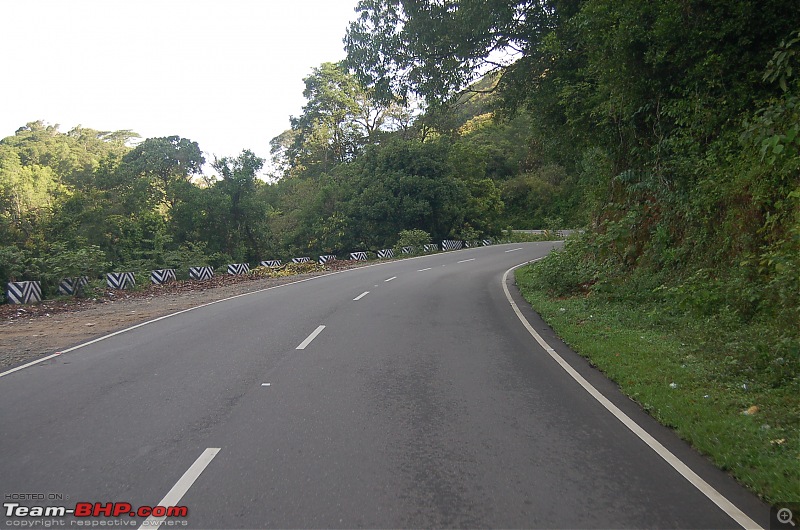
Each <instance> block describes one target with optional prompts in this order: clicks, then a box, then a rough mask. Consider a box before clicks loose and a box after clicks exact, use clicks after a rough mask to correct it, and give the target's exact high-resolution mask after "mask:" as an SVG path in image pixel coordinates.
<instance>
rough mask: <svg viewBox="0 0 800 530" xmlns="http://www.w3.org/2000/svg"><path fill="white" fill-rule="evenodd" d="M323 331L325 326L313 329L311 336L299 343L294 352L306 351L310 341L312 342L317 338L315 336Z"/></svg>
mask: <svg viewBox="0 0 800 530" xmlns="http://www.w3.org/2000/svg"><path fill="white" fill-rule="evenodd" d="M323 329H325V326H319V327H318V328H317V329H315V330H314V331H312V332H311V335H309V336H308V337H306V340H304V341H303V342H301V343H300V345H299V346H298V347H297V348H295V350H305V349H306V346H308V345H309V344H311V341H312V340H314V339H316V338H317V335H319V334H320V333H322V330H323Z"/></svg>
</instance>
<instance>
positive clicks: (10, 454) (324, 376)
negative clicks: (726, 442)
mask: <svg viewBox="0 0 800 530" xmlns="http://www.w3.org/2000/svg"><path fill="white" fill-rule="evenodd" d="M554 245H555V244H554V243H528V244H516V245H514V244H512V245H498V246H492V247H483V248H476V249H468V250H464V251H460V252H448V253H442V254H436V255H433V256H426V257H422V258H417V259H409V260H402V261H396V262H391V263H384V264H380V265H375V266H370V267H365V268H360V269H355V270H351V271H346V272H342V273H336V274H331V275H327V276H322V277H318V278H313V279H311V280H308V281H302V282H299V283H295V284H290V285H287V286H282V287H279V288H273V289H270V290H266V291H261V292H255V293H251V294H248V295H246V296H240V297H237V298H234V299H229V300H226V301H222V302H219V303H215V304H211V305H208V306H204V307H200V308H197V309H194V310H190V311H187V312H183V313H181V314H177V315H175V316H172V317H170V318H165V319H162V320H159V321H157V322H153V323H151V324H148V325H145V326H141V327H138V328H136V329H132V330H130V331H127V332H124V333H121V334H118V335H115V336H113V337H110V338H107V339H105V340H102V341H99V342H96V343H93V344H90V345H87V346H84V347H81V348H78V349H75V350H73V351H70V352H67V353H64V354H62V355H60V356H58V357H54V358H53V359H51V360H49V361H46V362H43V363H40V364H37V365H35V366H32V367H30V368H26V369H23V370H19V371H17V372H14V373H11V374H8V375H6V376H3V377H0V403H2V409H1V411H0V426H2V427H0V429H1V431H2V433H1V434H0V493H2V494H4V495H5V500H4V503H9V502H11V503H15V502H16V503H18V504H20V506H27V507H30V506H34V505H63V506H66V507H67V508H69V507H74V505H75V503H78V502H90V503H102V504H105V503H109V502H125V503H130V504H131V506H133V507H138V506H146V505H149V506H153V505H157V504H162V505H177V506H186V507H188V517H187V518H186V519H168V520H167V522H168V523H172V524H174V525H179V527H182V526H180V525H182V524H183V523H188V527H189V528H262V527H276V528H359V527H367V528H389V527H391V528H397V527H405V528H411V527H414V528H417V527H426V528H428V527H458V528H464V527H492V528H500V527H502V528H645V527H647V528H650V527H656V528H738V527H740V523H741V521H742V519H741V517H740V518H739V519H738V520H739V523H737V520H735V519H733V518H732V517H731V515H729V513H726V511H725V510H723V509H721V508H719V507H718V506H717V504H715V503H714V502H712V501H711V500H710V499H709V497H708V496H707V495H705V494H704V493H702V492H701V491H699V490H698V489H697V488H696V487H695V486H693V485H692V484H690V482H689V481H687V479H686V478H685V477H684V476H682V475H681V474H679V473H678V472H677V471H676V470H675V468H674V467H672V466H670V465H669V464H668V463H667V462H666V461H665V460H664V459H663V458H661V457H660V456H659V455H658V454H656V452H655V451H654V450H653V449H652V448H651V447H650V446H648V445H647V444H645V443H644V442H643V441H642V440H641V439H640V438H639V437H637V436H636V435H634V434H633V432H632V431H631V430H630V429H629V428H627V427H625V426H624V425H623V424H622V423H621V422H620V420H619V419H618V418H617V417H615V416H614V415H612V414H611V413H609V412H608V410H607V409H606V408H604V407H603V406H601V405H600V404H599V403H598V401H597V400H596V399H595V398H594V397H592V396H591V395H590V394H589V393H588V392H587V391H586V390H585V389H584V388H583V387H582V386H580V385H579V384H577V383H576V381H575V379H573V378H572V377H570V375H568V373H567V372H566V371H565V370H564V369H563V368H562V367H561V366H560V365H559V364H558V363H557V362H555V361H554V358H553V357H551V356H550V355H549V354H548V353H547V352H546V351H545V350H544V349H543V348H542V347H541V346H540V345H539V344H538V343H537V342H536V341H534V339H533V338H532V337H531V334H530V333H529V331H528V330H527V329H526V328H525V327H524V326H523V324H522V323H521V322H520V319H519V318H518V316H517V315H516V314H515V312H514V310H513V308H512V306H511V304H510V303H509V301H508V299H507V298H506V294H505V292H504V290H503V287H502V283H501V282H502V278H503V274H504V273H505V271H506V270H508V269H509V268H510V267H513V266H515V265H518V264H520V263H524V262H526V261H528V260H532V259H536V258H539V257H541V256H543V255H545V254H546V253H547V252H549V251H550V250H551V249H552V248H553V246H554ZM512 283H513V280H509V284H510V286H511V288H510V292H511V293H512V296H514V298H515V300H516V303H518V304H519V306H520V308H521V311H522V313H523V314H524V316H525V317H526V318H527V319H528V320H529V321H530V323H531V325H532V328H533V329H535V330H536V331H537V332H538V333H540V334H541V336H542V337H543V338H544V340H546V341H547V343H548V344H550V345H551V346H552V347H553V348H554V349H555V352H558V354H559V355H561V356H562V357H563V358H564V359H565V360H566V362H568V363H569V364H570V365H571V366H572V367H574V369H575V370H576V371H577V372H578V373H580V374H582V376H583V377H584V378H585V379H586V380H587V381H588V382H589V383H590V384H591V385H593V386H594V387H595V388H597V390H598V391H599V392H601V393H602V394H603V395H604V396H605V397H606V398H607V399H608V400H610V401H611V402H612V403H613V404H615V405H616V406H617V407H619V409H620V410H621V411H623V412H624V414H627V415H628V416H629V417H630V418H631V419H632V420H633V421H635V422H636V423H637V424H638V425H640V426H641V427H642V428H643V429H644V430H645V431H646V432H647V433H649V434H650V435H652V436H653V438H654V439H655V440H657V441H658V442H660V443H661V444H663V446H665V447H666V448H667V449H668V450H669V451H671V453H672V454H674V455H675V457H677V458H678V459H680V460H681V461H682V462H684V463H685V464H686V465H687V466H689V468H691V469H692V470H693V472H694V473H697V475H698V476H699V477H701V480H702V481H704V482H705V483H706V484H707V485H709V486H710V487H711V488H713V490H714V491H716V492H718V493H719V494H720V495H722V496H723V497H724V498H725V499H726V500H727V501H730V502H731V503H732V504H733V505H735V506H736V507H737V509H738V510H741V512H743V514H746V515H745V519H744V520H747V519H746V518H747V517H749V518H752V520H751V522H754V523H755V524H758V525H762V526H765V525H767V524H768V515H769V509H768V508H767V507H766V506H765V505H763V504H761V503H760V502H759V501H758V500H757V499H756V498H755V497H753V496H752V495H750V494H749V493H747V492H746V491H744V490H743V489H742V488H741V487H739V486H738V485H736V484H735V483H734V482H733V481H732V480H731V479H730V478H729V477H727V476H726V475H725V474H724V473H722V472H720V471H718V470H716V469H714V468H713V467H712V466H711V465H709V464H708V463H707V462H706V461H705V460H704V459H703V458H701V457H699V456H698V455H697V454H695V453H694V452H693V451H692V450H691V449H690V448H688V447H687V446H686V445H685V444H683V443H682V442H680V441H679V440H678V439H677V437H676V436H675V435H674V434H673V433H672V432H671V431H669V430H668V429H665V428H663V427H661V426H659V425H657V424H656V423H655V422H654V421H653V420H652V419H651V418H649V417H648V416H646V415H645V414H643V413H642V412H641V410H640V409H639V408H638V407H637V406H636V405H635V404H634V403H632V402H631V401H630V400H628V399H627V398H625V397H624V396H622V395H621V394H620V393H619V392H618V390H617V389H616V387H615V386H614V385H613V384H611V383H610V382H608V381H607V380H606V379H605V378H603V377H602V375H601V374H599V373H597V372H596V371H594V370H592V369H591V368H590V367H589V366H588V365H587V363H586V362H585V361H584V360H582V359H581V358H579V357H578V356H576V355H575V354H574V353H572V352H571V351H569V349H568V348H567V347H566V346H565V345H564V344H563V343H562V342H560V341H559V340H558V339H557V338H556V337H555V336H554V335H553V334H552V332H551V331H550V330H549V329H548V328H547V327H546V326H545V325H544V324H543V323H542V322H541V321H540V320H539V319H538V317H537V316H536V315H535V314H534V313H533V312H532V311H530V309H529V308H527V305H526V304H525V303H524V302H521V299H520V298H519V295H518V293H516V289H515V288H513V285H511V284H512ZM365 293H366V294H365ZM322 326H324V327H322ZM30 493H43V494H45V497H55V498H56V499H58V498H59V497H63V499H62V500H56V499H50V500H46V499H45V500H36V499H27V500H19V499H24V498H25V495H27V494H30ZM51 494H52V495H51ZM14 499H17V500H14ZM14 509H15V510H16V509H17V508H14ZM8 510H9V508H7V507H4V511H5V513H4V521H3V524H4V527H11V525H14V524H17V525H18V524H20V523H19V521H20V520H23V519H24V520H25V521H27V523H26V524H31V523H32V522H34V520H35V519H36V518H22V519H19V518H16V522H15V521H14V519H15V518H14V517H7V515H8ZM56 519H59V520H61V522H64V523H66V525H67V526H70V525H72V526H74V525H76V524H77V522H78V521H76V520H74V519H70V518H68V519H66V520H64V519H61V518H56ZM108 519H111V518H108ZM80 522H86V521H85V520H81V521H80ZM96 522H97V521H96ZM111 522H117V523H119V525H122V524H124V525H128V526H130V527H134V528H137V527H139V526H140V525H142V524H143V522H145V518H144V517H135V518H132V517H128V516H127V515H125V516H123V517H121V518H119V519H116V520H115V521H111ZM152 522H153V521H152V519H150V520H148V521H147V523H148V524H150V523H152ZM748 524H749V523H748Z"/></svg>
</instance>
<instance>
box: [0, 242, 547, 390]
mask: <svg viewBox="0 0 800 530" xmlns="http://www.w3.org/2000/svg"><path fill="white" fill-rule="evenodd" d="M541 243H547V241H541ZM550 243H552V241H550ZM501 244H502V245H506V244H508V243H501ZM491 246H496V245H491ZM480 248H490V247H480ZM521 248H522V247H520V249H521ZM467 250H475V249H471V248H462V249H461V250H449V251H447V252H464V251H467ZM445 253H446V252H437V253H435V254H427V255H425V256H413V257H410V258H400V259H395V260H390V261H381V262H379V263H373V264H371V265H364V266H363V267H353V268H352V269H345V270H341V271H333V272H329V273H327V274H320V275H318V276H312V277H311V278H303V279H302V280H295V281H293V282H287V283H282V284H280V285H273V286H272V287H265V288H264V289H256V290H255V291H249V292H247V293H242V294H237V295H234V296H228V297H227V298H220V299H219V300H214V301H213V302H206V303H205V304H200V305H196V306H192V307H187V308H186V309H181V310H180V311H176V312H174V313H168V314H166V315H162V316H160V317H157V318H154V319H151V320H146V321H144V322H140V323H139V324H135V325H133V326H130V327H127V328H123V329H120V330H117V331H115V332H113V333H109V334H108V335H103V336H101V337H97V338H96V339H92V340H90V341H87V342H82V343H80V344H78V345H76V346H73V347H71V348H67V349H65V350H61V351H60V352H57V353H54V354H51V355H48V356H46V357H42V358H40V359H36V360H35V361H31V362H29V363H27V364H24V365H22V366H17V367H16V368H12V369H11V370H8V371H6V372H3V373H0V377H2V376H4V375H8V374H12V373H14V372H16V371H18V370H22V369H23V368H29V367H31V366H33V365H35V364H38V363H40V362H43V361H47V360H49V359H52V358H53V357H55V356H56V355H61V354H62V353H69V352H72V351H75V350H78V349H80V348H85V347H86V346H90V345H92V344H95V343H96V342H100V341H103V340H106V339H110V338H111V337H115V336H117V335H120V334H122V333H127V332H128V331H133V330H134V329H137V328H140V327H142V326H146V325H148V324H153V323H155V322H158V321H160V320H164V319H167V318H171V317H174V316H177V315H180V314H183V313H188V312H189V311H194V310H195V309H200V308H202V307H207V306H210V305H214V304H219V303H221V302H227V301H228V300H234V299H236V298H241V297H243V296H250V295H253V294H258V293H263V292H266V291H271V290H272V289H280V288H281V287H288V286H289V285H294V284H297V283H303V282H309V281H311V280H316V279H319V278H325V277H326V276H333V275H334V274H342V273H345V272H352V271H357V270H361V269H369V268H371V267H380V266H382V265H391V264H392V263H397V262H399V261H410V260H417V259H425V258H431V257H434V256H439V255H441V254H445ZM442 267H444V265H442ZM375 287H377V285H376V286H375Z"/></svg>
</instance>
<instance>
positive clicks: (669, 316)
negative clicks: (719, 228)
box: [516, 264, 800, 504]
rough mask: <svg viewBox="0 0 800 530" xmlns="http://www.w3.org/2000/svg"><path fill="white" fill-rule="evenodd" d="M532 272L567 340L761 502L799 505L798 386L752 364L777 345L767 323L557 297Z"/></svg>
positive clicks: (776, 370) (529, 287) (533, 294)
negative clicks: (727, 321) (724, 321)
mask: <svg viewBox="0 0 800 530" xmlns="http://www.w3.org/2000/svg"><path fill="white" fill-rule="evenodd" d="M533 267H536V264H534V265H531V266H528V267H524V268H521V269H518V270H517V272H516V281H517V285H518V286H519V288H520V290H521V292H522V294H523V296H524V297H525V299H526V300H528V301H529V302H530V303H531V305H532V306H533V308H534V309H535V310H536V311H537V312H538V313H539V314H540V315H541V316H542V317H543V318H544V319H545V320H546V321H547V322H548V323H549V324H550V325H551V326H552V327H553V329H555V331H556V332H557V333H558V334H559V335H560V336H561V338H563V339H564V341H565V342H567V343H568V344H569V345H570V346H572V347H573V348H574V349H575V350H576V351H577V352H578V353H579V354H581V355H583V356H584V357H587V358H588V359H589V360H590V362H591V363H592V364H593V365H595V366H597V367H598V368H599V369H600V370H601V371H603V372H604V373H605V374H606V375H607V376H608V377H609V378H610V379H612V380H614V381H615V382H616V383H617V384H618V385H619V386H620V388H621V389H622V391H623V392H624V393H625V394H627V395H628V396H630V397H631V398H633V399H634V400H636V401H637V402H638V403H639V404H640V405H641V406H642V407H643V408H644V409H645V410H646V411H647V412H648V413H649V414H651V415H652V416H653V417H655V418H656V419H657V420H658V421H660V422H661V423H662V424H664V425H666V426H669V427H671V428H673V429H674V430H675V431H676V432H677V433H678V435H679V436H681V437H682V438H683V439H685V440H687V441H688V442H689V443H691V444H692V445H693V446H694V447H695V448H697V449H698V450H699V451H700V452H701V453H703V454H705V455H708V457H709V458H710V459H711V460H712V461H713V462H714V463H715V464H716V465H717V466H718V467H720V468H721V469H723V470H725V471H728V472H729V473H730V474H731V475H733V476H734V477H735V478H736V479H737V480H738V481H739V482H740V483H742V484H743V485H745V486H746V487H748V488H749V489H750V490H751V491H753V492H754V493H756V494H757V495H759V496H760V497H761V498H763V499H764V500H766V501H767V502H770V503H773V504H778V503H786V502H798V501H800V384H799V383H798V380H799V379H800V378H799V377H798V374H796V373H794V374H785V373H782V372H781V366H778V365H774V364H775V363H766V362H764V363H759V362H757V360H756V361H752V360H751V361H747V360H746V359H753V357H754V355H755V356H756V357H757V354H758V351H759V349H761V348H767V347H769V346H770V341H769V340H768V333H769V332H770V330H769V325H768V323H767V324H764V323H760V324H759V323H752V324H748V325H747V326H746V327H742V326H736V327H734V326H730V327H729V326H719V325H717V324H719V323H718V322H697V321H696V320H693V319H692V318H691V317H690V316H689V315H685V314H682V313H679V312H674V311H672V312H670V311H669V310H668V309H666V308H665V307H661V306H659V305H658V304H657V303H656V302H652V301H651V302H648V301H641V300H640V301H630V300H625V299H624V298H622V297H618V298H616V299H612V298H609V297H600V296H596V295H594V294H592V295H586V294H582V295H577V296H571V297H566V298H554V297H551V296H549V295H548V294H547V293H546V292H544V291H542V290H539V289H537V288H536V287H535V285H536V282H535V281H534V280H533V275H532V268H533ZM743 351H747V352H749V354H748V355H743V354H742V352H743ZM763 357H765V358H770V359H771V357H770V356H767V355H764V356H763ZM778 364H780V363H778ZM752 406H757V407H758V409H759V410H758V412H756V413H755V414H752V415H745V414H742V412H743V411H745V410H747V409H748V408H749V407H752Z"/></svg>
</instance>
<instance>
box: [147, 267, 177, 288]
mask: <svg viewBox="0 0 800 530" xmlns="http://www.w3.org/2000/svg"><path fill="white" fill-rule="evenodd" d="M150 281H151V282H152V283H153V284H155V285H162V284H165V283H169V282H174V281H175V269H156V270H153V271H150Z"/></svg>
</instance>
